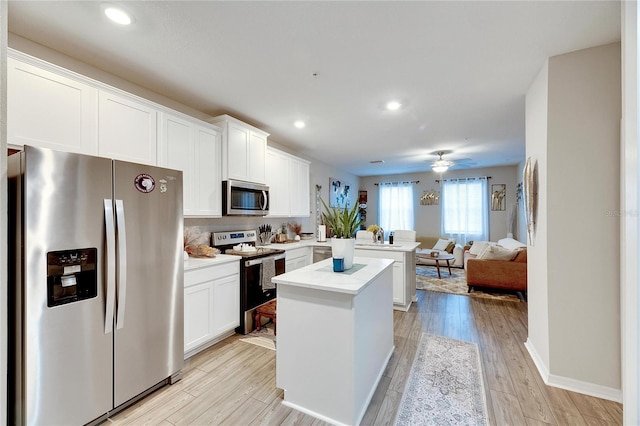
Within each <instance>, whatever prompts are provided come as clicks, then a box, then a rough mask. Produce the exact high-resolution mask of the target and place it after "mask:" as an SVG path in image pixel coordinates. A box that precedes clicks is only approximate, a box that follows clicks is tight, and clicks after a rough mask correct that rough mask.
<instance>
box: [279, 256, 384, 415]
mask: <svg viewBox="0 0 640 426" xmlns="http://www.w3.org/2000/svg"><path fill="white" fill-rule="evenodd" d="M392 265H393V260H390V259H374V258H366V257H356V258H354V267H353V268H352V269H351V270H348V271H345V272H342V273H338V272H333V261H332V259H326V260H323V261H322V262H318V263H314V264H312V265H309V266H306V267H304V268H301V269H297V270H295V271H292V272H288V273H286V274H282V275H278V276H276V277H274V278H273V282H275V283H276V284H277V286H278V308H277V309H278V319H277V327H278V328H277V333H278V334H277V336H278V337H277V352H276V385H277V386H278V387H279V388H281V389H283V390H284V401H283V404H285V405H287V406H289V407H292V408H294V409H296V410H299V411H302V412H304V413H306V414H309V415H311V416H313V417H316V418H318V419H321V420H323V421H326V422H330V423H333V424H338V425H357V424H359V423H360V421H361V420H362V417H363V416H364V413H365V411H366V409H367V407H368V405H369V402H370V401H371V398H372V397H373V393H374V392H375V390H376V387H377V386H378V382H379V381H380V379H381V377H382V374H383V372H384V369H385V368H386V366H387V362H388V361H389V358H390V357H391V354H392V353H393V349H394V346H393V273H392V270H393V266H392Z"/></svg>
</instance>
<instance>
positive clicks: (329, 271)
mask: <svg viewBox="0 0 640 426" xmlns="http://www.w3.org/2000/svg"><path fill="white" fill-rule="evenodd" d="M392 264H393V260H391V259H374V258H369V257H355V258H354V259H353V268H352V269H349V270H346V271H344V272H333V261H332V259H325V260H323V261H321V262H317V263H314V264H312V265H309V266H305V267H304V268H300V269H296V270H295V271H291V272H287V273H285V274H282V275H277V276H275V277H273V282H274V283H276V284H278V286H283V285H287V286H294V287H303V288H309V289H315V290H324V291H332V292H337V293H346V294H358V293H360V292H361V291H362V290H364V289H365V288H366V287H367V286H368V285H369V284H370V283H371V282H372V281H373V280H375V278H377V277H378V276H379V275H381V274H382V273H383V272H384V270H385V269H386V268H388V267H391V265H392Z"/></svg>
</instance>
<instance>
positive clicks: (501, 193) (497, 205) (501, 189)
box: [491, 183, 507, 211]
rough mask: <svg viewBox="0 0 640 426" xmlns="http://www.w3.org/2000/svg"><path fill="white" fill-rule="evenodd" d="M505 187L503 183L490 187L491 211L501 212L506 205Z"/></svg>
mask: <svg viewBox="0 0 640 426" xmlns="http://www.w3.org/2000/svg"><path fill="white" fill-rule="evenodd" d="M506 198H507V185H505V184H504V183H500V184H496V185H491V210H494V211H502V210H505V209H506V204H507V199H506Z"/></svg>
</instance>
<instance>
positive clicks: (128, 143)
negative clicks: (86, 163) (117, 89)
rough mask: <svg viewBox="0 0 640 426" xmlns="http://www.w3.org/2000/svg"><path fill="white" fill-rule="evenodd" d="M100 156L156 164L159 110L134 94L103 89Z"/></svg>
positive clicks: (101, 98)
mask: <svg viewBox="0 0 640 426" xmlns="http://www.w3.org/2000/svg"><path fill="white" fill-rule="evenodd" d="M98 111H99V114H98V115H99V122H98V126H99V127H98V129H99V131H98V155H99V156H100V157H107V158H114V159H117V160H124V161H131V162H134V163H142V164H150V165H156V164H157V161H156V147H157V144H156V141H157V135H156V132H157V109H156V106H155V105H153V104H151V103H148V102H145V101H143V100H142V99H140V98H137V97H135V96H133V95H131V96H127V95H121V94H116V93H112V92H110V91H107V90H100V102H99V104H98Z"/></svg>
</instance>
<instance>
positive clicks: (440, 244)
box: [433, 238, 449, 250]
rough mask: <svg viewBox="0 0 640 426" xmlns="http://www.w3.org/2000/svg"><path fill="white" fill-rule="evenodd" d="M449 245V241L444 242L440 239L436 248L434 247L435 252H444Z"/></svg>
mask: <svg viewBox="0 0 640 426" xmlns="http://www.w3.org/2000/svg"><path fill="white" fill-rule="evenodd" d="M448 245H449V240H443V239H442V238H439V239H438V242H437V243H436V245H435V246H433V249H434V250H444V249H446V248H447V246H448Z"/></svg>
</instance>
